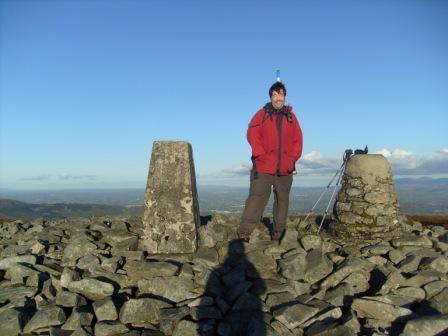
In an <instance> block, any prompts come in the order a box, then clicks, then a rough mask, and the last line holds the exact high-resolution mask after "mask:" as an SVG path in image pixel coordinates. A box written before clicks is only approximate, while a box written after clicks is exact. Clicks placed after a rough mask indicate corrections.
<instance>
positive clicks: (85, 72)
mask: <svg viewBox="0 0 448 336" xmlns="http://www.w3.org/2000/svg"><path fill="white" fill-rule="evenodd" d="M447 17H448V2H446V1H443V0H440V1H431V0H420V1H415V0H406V1H405V0H402V1H398V0H397V1H386V0H375V1H373V0H372V1H358V0H356V1H355V0H354V1H348V0H347V1H281V2H273V1H164V2H162V1H143V0H142V1H136V0H126V1H125V0H123V1H113V0H112V1H95V0H88V1H87V0H86V1H55V0H54V1H43V0H42V1H35V0H34V1H23V0H22V1H21V0H19V1H0V53H1V56H0V187H3V188H21V189H26V188H29V189H39V188H84V187H92V188H103V187H104V188H105V187H144V186H145V183H146V178H147V172H148V166H149V159H150V154H151V147H152V143H153V141H155V140H185V141H189V142H190V143H191V144H192V146H193V151H194V159H195V165H196V174H197V179H198V183H199V184H204V185H205V184H222V185H241V186H244V185H248V176H247V171H248V168H249V164H250V159H249V158H250V147H249V145H248V143H247V141H246V128H247V124H248V122H249V120H250V118H251V116H252V115H253V114H254V113H255V112H256V110H258V109H259V108H260V107H262V106H263V105H264V104H265V103H266V102H267V101H268V98H269V97H268V93H267V91H268V88H269V86H270V85H271V84H272V83H273V82H274V81H275V70H276V69H280V70H281V74H282V79H283V82H284V83H285V84H286V86H287V89H288V96H287V102H288V103H289V104H291V105H292V106H293V107H294V111H295V112H296V114H297V116H298V119H299V121H300V123H301V125H302V129H303V133H304V153H303V157H302V159H301V160H300V161H299V175H298V176H296V179H295V182H294V183H295V185H324V184H326V183H327V182H328V180H329V179H328V177H331V175H332V172H333V171H334V169H335V168H336V166H338V165H339V162H340V159H341V156H342V153H343V151H344V150H345V149H346V148H361V147H364V145H366V144H368V145H369V148H370V150H371V152H380V153H383V154H384V155H385V156H387V157H388V158H389V160H390V161H391V163H392V166H393V169H394V174H395V175H396V176H404V175H406V176H421V175H427V176H434V177H437V176H446V175H448V136H447V131H446V129H447V125H448V62H447V60H448V20H447V19H446V18H447Z"/></svg>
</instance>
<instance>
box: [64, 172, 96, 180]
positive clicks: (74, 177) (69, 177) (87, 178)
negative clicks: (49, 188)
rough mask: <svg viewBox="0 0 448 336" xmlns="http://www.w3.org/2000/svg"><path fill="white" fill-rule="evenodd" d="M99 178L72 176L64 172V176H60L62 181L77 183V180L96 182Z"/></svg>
mask: <svg viewBox="0 0 448 336" xmlns="http://www.w3.org/2000/svg"><path fill="white" fill-rule="evenodd" d="M97 177H98V176H96V175H72V174H70V173H67V172H64V173H62V174H59V179H60V180H71V181H77V180H95V179H96V178H97Z"/></svg>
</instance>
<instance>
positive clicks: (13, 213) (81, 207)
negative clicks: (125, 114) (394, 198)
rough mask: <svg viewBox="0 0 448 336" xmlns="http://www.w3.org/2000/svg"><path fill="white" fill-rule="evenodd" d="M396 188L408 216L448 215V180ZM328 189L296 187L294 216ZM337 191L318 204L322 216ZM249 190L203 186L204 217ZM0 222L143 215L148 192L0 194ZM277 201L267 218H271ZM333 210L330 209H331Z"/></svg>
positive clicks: (236, 206) (236, 202)
mask: <svg viewBox="0 0 448 336" xmlns="http://www.w3.org/2000/svg"><path fill="white" fill-rule="evenodd" d="M395 188H396V191H397V194H398V199H399V201H400V205H401V211H402V212H403V213H412V214H432V215H445V214H448V179H397V180H396V181H395ZM324 190H325V187H293V188H292V190H291V194H290V211H289V212H290V214H298V213H306V212H308V211H309V210H310V209H311V208H312V206H313V205H314V203H315V202H316V201H317V199H318V198H319V196H320V194H321V193H322V192H323V191H324ZM332 191H333V187H331V188H329V190H328V191H327V192H326V194H325V196H324V197H323V198H322V200H321V201H320V202H319V205H318V207H317V208H316V212H323V211H325V208H326V206H327V204H328V203H329V200H330V196H331V193H332ZM247 194H248V187H226V186H198V196H199V208H200V212H201V215H210V214H212V213H214V212H224V213H233V214H239V213H241V212H242V211H243V209H244V202H245V200H246V197H247ZM0 199H2V200H1V201H0V216H2V217H10V218H33V217H73V216H81V217H82V216H94V215H95V216H108V215H123V216H129V215H141V213H142V210H143V202H144V189H143V188H142V189H96V190H93V189H92V190H89V189H70V190H8V189H0ZM272 202H273V197H272V196H271V199H270V200H269V203H268V206H267V208H266V212H265V213H266V214H270V213H271V212H272ZM330 209H331V208H330Z"/></svg>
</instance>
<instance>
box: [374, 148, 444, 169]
mask: <svg viewBox="0 0 448 336" xmlns="http://www.w3.org/2000/svg"><path fill="white" fill-rule="evenodd" d="M375 153H376V154H383V155H384V153H386V154H387V153H390V155H388V156H386V155H384V156H385V157H387V159H388V160H389V162H390V164H391V165H392V169H393V171H394V174H396V175H431V174H446V173H448V151H447V150H446V149H442V150H439V151H436V152H435V153H433V154H425V155H421V154H414V153H412V152H409V151H406V150H404V149H394V150H393V151H390V150H388V149H382V150H379V151H376V152H375Z"/></svg>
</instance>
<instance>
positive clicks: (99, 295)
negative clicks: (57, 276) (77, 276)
mask: <svg viewBox="0 0 448 336" xmlns="http://www.w3.org/2000/svg"><path fill="white" fill-rule="evenodd" d="M67 288H68V290H69V291H71V292H74V293H78V294H81V295H84V296H85V297H87V298H88V299H90V300H100V299H104V298H105V297H108V296H111V295H112V294H113V293H114V286H112V285H111V284H110V283H107V282H103V281H100V280H96V279H90V278H86V279H82V280H79V281H72V282H70V283H69V284H68V285H67Z"/></svg>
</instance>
